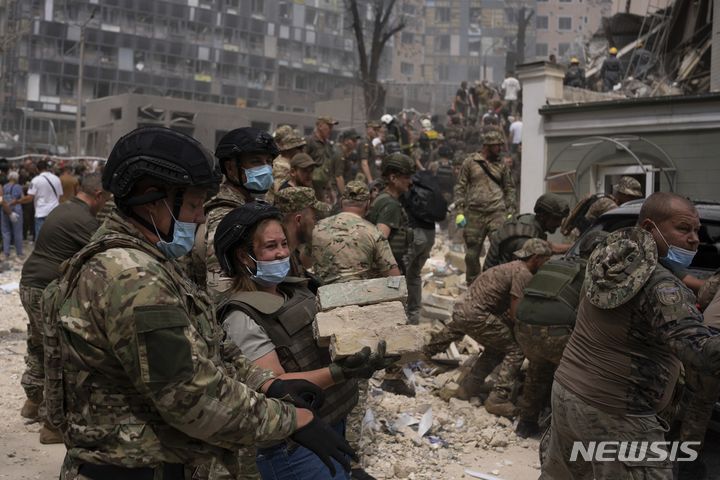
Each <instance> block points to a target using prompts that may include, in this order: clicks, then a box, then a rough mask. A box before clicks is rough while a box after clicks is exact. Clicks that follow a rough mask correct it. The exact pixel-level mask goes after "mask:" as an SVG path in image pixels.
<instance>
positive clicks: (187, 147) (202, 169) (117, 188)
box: [102, 127, 222, 207]
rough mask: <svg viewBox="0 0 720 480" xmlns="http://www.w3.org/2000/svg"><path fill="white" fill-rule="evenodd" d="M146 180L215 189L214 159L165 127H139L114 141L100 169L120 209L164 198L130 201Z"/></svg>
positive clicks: (155, 194)
mask: <svg viewBox="0 0 720 480" xmlns="http://www.w3.org/2000/svg"><path fill="white" fill-rule="evenodd" d="M147 178H151V179H153V180H156V181H157V185H158V186H162V187H181V188H182V187H208V188H213V187H217V185H218V184H219V183H220V180H221V179H222V176H221V175H220V170H219V167H218V162H217V160H216V159H215V158H214V157H213V155H212V153H210V152H209V151H208V150H207V149H206V148H205V147H203V146H202V144H201V143H200V142H198V141H197V140H195V139H194V138H192V137H190V136H188V135H185V134H184V133H181V132H177V131H175V130H170V129H169V128H165V127H140V128H138V129H135V130H133V131H132V132H130V133H128V134H127V135H125V136H123V137H122V138H120V140H118V141H117V143H116V144H115V146H114V147H113V149H112V151H111V152H110V156H109V157H108V160H107V162H106V163H105V168H104V169H103V176H102V185H103V189H104V190H105V191H108V192H110V193H112V194H113V196H114V197H115V203H116V204H117V205H118V206H119V207H128V206H133V205H142V204H145V203H150V202H154V201H156V200H160V199H161V198H165V196H166V192H164V191H157V192H152V193H149V194H145V195H139V196H135V197H133V198H130V196H131V193H132V190H133V187H134V186H135V184H136V183H137V182H138V181H140V180H144V179H147Z"/></svg>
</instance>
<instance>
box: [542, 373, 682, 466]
mask: <svg viewBox="0 0 720 480" xmlns="http://www.w3.org/2000/svg"><path fill="white" fill-rule="evenodd" d="M552 412H553V413H552V423H551V426H550V429H549V431H548V432H546V433H545V435H548V434H549V435H550V438H549V440H548V439H546V438H543V441H541V449H543V448H547V451H546V452H541V453H540V458H541V459H542V468H541V474H540V480H566V479H572V480H593V479H597V480H616V479H632V480H636V479H637V480H641V479H642V480H672V478H673V471H672V462H670V461H669V460H664V461H646V460H637V461H633V460H624V461H620V460H614V461H597V460H595V459H593V460H592V461H586V460H585V459H584V458H583V457H582V455H580V454H577V456H576V459H575V460H574V461H573V460H572V459H571V458H572V452H573V444H574V442H582V444H583V445H584V446H585V447H586V448H587V447H588V445H589V442H598V443H599V442H603V441H607V442H623V441H625V442H664V441H665V433H666V432H667V431H668V428H667V425H665V424H663V423H661V422H660V420H659V419H658V417H657V416H655V415H643V416H631V415H626V416H620V415H612V414H609V413H606V412H603V411H601V410H598V409H597V408H595V407H593V406H591V405H588V404H587V403H585V402H583V401H582V400H580V399H579V398H578V397H577V396H575V395H574V394H572V393H571V392H570V391H569V390H567V389H566V388H565V387H563V386H562V385H560V384H559V383H557V382H555V383H553V386H552ZM546 440H547V441H546ZM544 446H545V447H544Z"/></svg>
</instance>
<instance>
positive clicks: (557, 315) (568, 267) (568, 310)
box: [517, 257, 587, 326]
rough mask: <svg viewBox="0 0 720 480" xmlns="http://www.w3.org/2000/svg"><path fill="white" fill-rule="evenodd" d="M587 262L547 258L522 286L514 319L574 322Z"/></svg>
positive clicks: (550, 322)
mask: <svg viewBox="0 0 720 480" xmlns="http://www.w3.org/2000/svg"><path fill="white" fill-rule="evenodd" d="M586 265H587V262H586V261H585V260H583V259H581V258H577V257H574V258H557V259H552V260H549V261H548V262H546V263H545V265H543V266H542V267H540V270H538V272H537V273H536V274H535V275H534V276H533V278H532V280H530V283H529V284H528V286H527V287H525V290H524V296H523V298H522V300H520V304H519V305H518V311H517V319H518V321H520V322H522V323H526V324H528V325H544V326H548V325H569V326H574V325H575V317H576V315H577V308H578V305H579V304H580V291H581V290H582V285H583V280H584V279H585V266H586Z"/></svg>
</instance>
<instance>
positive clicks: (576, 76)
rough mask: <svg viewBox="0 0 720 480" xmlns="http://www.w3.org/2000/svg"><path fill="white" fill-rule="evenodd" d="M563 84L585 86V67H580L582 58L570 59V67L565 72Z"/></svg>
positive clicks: (576, 86)
mask: <svg viewBox="0 0 720 480" xmlns="http://www.w3.org/2000/svg"><path fill="white" fill-rule="evenodd" d="M563 85H567V86H569V87H575V88H585V69H583V68H580V60H578V59H577V58H575V57H572V58H571V59H570V68H568V70H567V72H565V78H564V79H563Z"/></svg>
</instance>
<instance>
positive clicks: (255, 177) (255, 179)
mask: <svg viewBox="0 0 720 480" xmlns="http://www.w3.org/2000/svg"><path fill="white" fill-rule="evenodd" d="M243 171H244V172H245V178H246V179H247V181H246V182H245V183H244V184H243V186H244V187H245V188H246V189H248V191H250V192H252V193H265V192H267V191H268V190H270V187H272V184H273V176H272V167H271V166H270V165H261V166H259V167H253V168H243Z"/></svg>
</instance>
